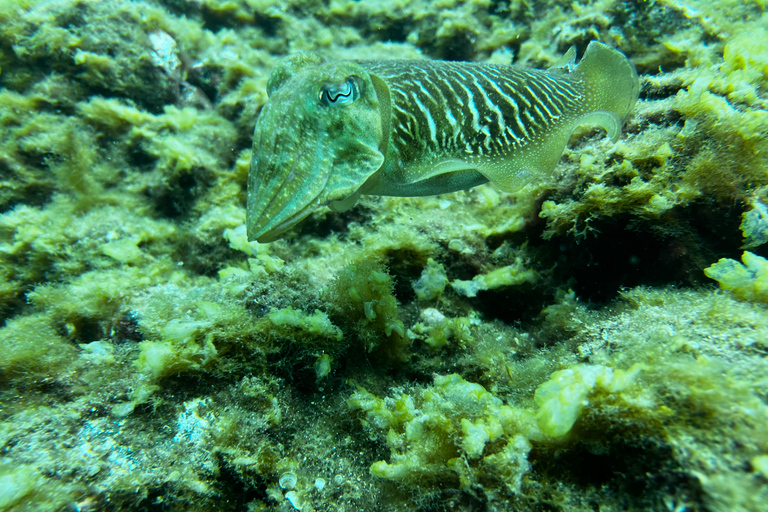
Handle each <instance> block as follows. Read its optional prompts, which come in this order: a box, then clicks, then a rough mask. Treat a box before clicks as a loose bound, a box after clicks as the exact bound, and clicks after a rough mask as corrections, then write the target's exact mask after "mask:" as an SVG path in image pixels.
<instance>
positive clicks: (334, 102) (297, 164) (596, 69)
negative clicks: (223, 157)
mask: <svg viewBox="0 0 768 512" xmlns="http://www.w3.org/2000/svg"><path fill="white" fill-rule="evenodd" d="M567 57H568V62H567V63H565V64H563V65H560V66H557V67H556V68H552V69H550V70H546V71H545V70H537V69H530V68H522V67H517V66H500V65H491V64H477V63H467V62H442V61H429V60H423V61H421V60H420V61H402V60H381V61H330V62H329V61H326V60H324V59H323V58H322V57H319V56H317V55H316V54H298V55H294V56H291V57H288V58H286V59H285V60H284V61H282V62H281V64H279V65H278V66H277V67H276V68H275V70H274V71H273V73H272V75H271V76H270V79H269V82H268V87H267V88H268V92H269V95H270V97H269V100H268V102H267V104H266V105H265V107H264V109H262V112H261V115H260V116H259V118H258V120H257V122H256V129H255V132H254V140H253V160H252V162H251V170H250V173H249V177H248V207H247V229H248V237H249V239H251V240H257V241H259V242H269V241H272V240H275V239H277V238H279V237H280V236H281V235H282V234H283V233H284V232H285V231H286V230H288V229H289V228H291V227H292V226H294V225H295V224H297V223H298V222H300V221H301V220H302V219H304V218H305V217H306V216H308V215H309V214H311V213H312V212H313V211H316V210H317V209H319V208H322V207H325V206H330V207H331V208H333V209H336V210H342V209H346V208H350V207H351V206H353V205H354V203H355V202H356V201H357V198H358V197H359V196H360V195H361V194H375V195H390V196H420V195H432V194H442V193H446V192H453V191H456V190H463V189H467V188H471V187H474V186H476V185H479V184H482V183H486V182H488V181H491V182H493V183H494V184H496V185H497V186H499V187H500V188H501V189H503V190H508V191H512V190H516V189H518V188H520V187H522V186H524V185H525V184H527V183H529V182H531V181H532V180H536V179H544V178H546V177H548V176H549V175H550V174H551V173H552V171H553V170H554V168H555V165H556V164H557V161H558V160H559V158H560V156H561V155H562V153H563V151H564V150H565V146H566V144H567V143H568V139H569V137H570V135H571V133H572V132H573V130H574V129H575V128H576V127H577V126H579V125H583V124H588V125H593V124H594V125H598V126H600V127H602V128H603V129H605V131H606V132H607V134H608V136H609V137H610V138H611V139H613V140H615V139H616V138H618V136H619V135H620V133H621V127H622V125H623V123H624V121H625V120H626V118H627V117H628V116H629V113H630V111H631V110H632V108H633V107H634V105H635V102H636V101H637V97H638V91H639V79H638V76H637V73H636V71H635V69H634V67H633V66H632V65H631V64H630V63H629V61H628V60H627V58H626V57H625V56H624V55H623V54H622V53H621V52H619V51H617V50H614V49H611V48H609V47H608V46H606V45H604V44H602V43H598V42H592V43H590V44H589V46H588V47H587V50H586V52H585V53H584V56H583V58H582V60H581V61H580V62H579V63H578V65H575V66H574V61H573V53H572V52H569V54H568V55H567Z"/></svg>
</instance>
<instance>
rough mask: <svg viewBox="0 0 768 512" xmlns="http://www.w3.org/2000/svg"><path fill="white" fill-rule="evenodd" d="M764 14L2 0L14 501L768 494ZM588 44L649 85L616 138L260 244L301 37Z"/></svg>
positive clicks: (416, 505)
mask: <svg viewBox="0 0 768 512" xmlns="http://www.w3.org/2000/svg"><path fill="white" fill-rule="evenodd" d="M766 20H768V14H766V5H765V3H764V2H761V1H755V2H740V1H736V0H719V1H717V2H708V1H698V0H689V1H685V2H668V1H662V2H645V3H643V2H618V1H612V0H603V1H594V2H582V3H578V2H563V1H559V0H549V1H546V2H518V1H510V2H498V1H490V0H472V1H458V0H439V1H426V0H413V1H407V0H402V1H399V0H398V1H396V2H391V1H387V2H379V1H372V2H350V1H346V0H332V1H331V2H320V1H311V2H303V1H298V0H296V1H293V0H291V1H287V0H286V1H278V0H263V1H262V0H242V1H241V0H234V1H220V0H210V1H209V0H205V1H202V2H175V1H173V2H123V1H120V0H110V1H108V2H87V1H82V0H61V1H56V2H19V1H5V2H0V319H2V322H3V323H2V326H0V382H2V383H3V386H2V390H1V391H0V402H2V404H3V407H2V412H1V413H0V418H1V419H2V421H1V422H0V445H1V446H2V447H3V450H2V461H0V510H8V511H21V510H41V511H42V510H45V511H48V510H72V509H76V510H139V509H147V510H211V509H213V508H216V509H220V510H233V511H234V510H291V509H295V508H297V505H300V506H301V508H302V510H315V511H324V510H348V511H352V510H354V511H367V510H371V511H373V510H424V511H440V510H473V509H487V510H512V509H514V510H521V511H525V510H542V509H547V510H563V511H566V510H580V511H581V510H597V509H601V510H683V509H685V510H711V511H759V510H763V509H764V503H765V501H766V498H768V480H767V479H766V474H768V469H766V468H767V466H768V464H766V460H768V429H766V425H768V407H767V406H766V403H765V396H766V386H768V382H766V379H765V375H767V374H768V368H766V367H765V360H764V359H765V358H764V353H765V349H766V340H767V339H768V314H766V311H765V305H764V304H763V302H762V301H763V299H764V297H763V295H764V290H763V289H762V284H761V281H760V277H761V276H762V270H763V267H764V260H763V259H762V258H763V257H765V256H766V254H765V250H764V243H765V240H766V237H765V231H766V229H765V226H764V218H763V217H765V215H764V210H765V208H764V195H765V193H764V190H765V187H766V186H768V183H767V181H768V179H767V178H766V175H765V172H764V170H765V168H766V166H767V165H768V162H766V155H768V148H767V147H766V144H767V142H766V140H765V137H764V133H765V132H766V126H768V124H766V123H768V118H767V117H766V115H765V108H764V105H765V102H766V94H768V71H767V70H766V54H765V51H764V50H763V48H764V47H765V45H766V33H768V25H767V24H766ZM592 39H600V40H602V41H604V42H606V43H608V44H611V45H613V46H616V47H618V48H619V49H621V50H622V51H624V52H625V53H627V55H628V57H629V58H630V60H631V61H632V62H633V63H635V65H636V66H637V67H638V69H639V71H640V73H641V74H642V75H643V77H642V81H643V83H642V92H641V101H640V104H639V105H638V108H637V109H636V111H635V113H634V115H633V116H632V117H631V119H630V120H629V122H628V124H627V127H626V133H625V134H624V135H623V136H622V138H621V139H620V141H619V142H618V143H617V144H615V145H614V144H611V143H609V142H608V141H605V140H603V139H602V138H600V137H597V138H593V133H592V132H590V131H583V132H580V133H578V134H575V135H574V139H573V141H572V143H571V145H570V149H568V150H567V151H566V154H565V155H564V157H563V158H562V159H561V162H560V163H559V167H558V172H557V173H556V176H555V177H554V178H553V179H552V180H550V181H549V182H546V183H536V184H533V185H531V186H529V187H527V188H526V189H523V190H521V191H518V192H516V193H512V194H509V193H503V192H500V191H498V190H497V189H494V188H493V187H490V186H482V187H478V188H476V189H473V190H471V191H467V192H460V193H455V194H447V195H444V196H438V197H424V198H373V197H367V198H364V199H363V200H362V201H361V204H360V205H359V206H357V207H356V208H354V209H353V210H351V211H349V212H345V213H333V212H328V211H321V212H317V213H316V214H314V215H313V216H312V217H311V218H310V219H308V221H307V222H305V223H304V224H303V225H300V226H298V227H297V228H296V229H295V231H294V233H293V234H292V236H291V237H290V238H289V239H288V240H285V241H280V242H276V243H273V244H270V245H259V244H256V243H249V242H248V241H247V239H246V238H245V232H244V227H243V224H244V220H245V214H244V204H245V182H246V176H247V172H248V163H249V161H250V158H251V152H250V139H251V135H252V132H253V126H254V123H255V117H256V115H257V113H258V111H259V108H260V107H261V105H262V104H263V103H264V101H265V99H266V85H267V83H266V82H267V77H268V76H269V72H270V70H271V67H272V66H273V64H274V62H275V61H276V59H277V57H279V56H281V55H283V54H286V53H289V52H294V51H298V50H319V51H321V52H322V53H324V54H325V55H327V56H329V57H334V58H337V57H342V58H386V57H402V58H425V57H427V58H447V59H469V60H490V61H492V62H501V63H506V62H514V63H520V64H529V65H536V66H548V65H552V64H556V63H558V62H559V61H560V58H561V56H562V54H564V53H565V51H566V50H567V49H568V48H569V47H570V46H571V45H574V46H576V48H577V50H579V51H582V50H583V49H584V48H585V47H586V45H587V44H588V42H589V41H590V40H592ZM742 246H743V247H742ZM743 248H748V249H750V251H752V253H746V254H753V255H751V256H748V257H746V259H745V265H741V264H740V263H738V262H737V261H735V259H736V258H738V257H739V255H741V253H742V249H743ZM718 260H721V261H720V263H716V262H717V261H718ZM704 269H707V270H706V273H705V270H704ZM707 276H709V277H712V278H714V279H716V280H717V281H719V282H720V284H721V288H724V290H723V291H720V290H716V289H715V283H714V281H712V280H711V279H709V278H708V277H707ZM449 282H450V283H452V284H453V286H450V287H449V286H446V284H447V283H449ZM467 283H469V284H467ZM457 287H458V290H457ZM462 290H463V292H462ZM467 290H469V291H471V292H472V293H467ZM596 468H605V469H596ZM288 472H290V473H292V474H293V475H295V477H296V481H295V484H293V486H292V488H287V487H281V485H280V482H281V478H280V477H281V475H284V474H286V473H288Z"/></svg>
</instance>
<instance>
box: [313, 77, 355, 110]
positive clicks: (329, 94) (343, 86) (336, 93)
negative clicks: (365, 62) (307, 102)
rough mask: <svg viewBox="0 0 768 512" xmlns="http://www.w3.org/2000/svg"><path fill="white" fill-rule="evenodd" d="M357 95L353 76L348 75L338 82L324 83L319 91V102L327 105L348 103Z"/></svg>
mask: <svg viewBox="0 0 768 512" xmlns="http://www.w3.org/2000/svg"><path fill="white" fill-rule="evenodd" d="M359 97H360V93H359V92H358V86H357V84H356V82H355V80H354V77H349V78H348V79H347V80H346V81H344V82H342V83H340V84H325V85H324V86H323V88H322V90H321V91H320V102H321V103H323V104H324V105H326V106H329V107H331V106H333V107H338V106H343V105H349V104H350V103H352V102H353V101H355V100H356V99H357V98H359Z"/></svg>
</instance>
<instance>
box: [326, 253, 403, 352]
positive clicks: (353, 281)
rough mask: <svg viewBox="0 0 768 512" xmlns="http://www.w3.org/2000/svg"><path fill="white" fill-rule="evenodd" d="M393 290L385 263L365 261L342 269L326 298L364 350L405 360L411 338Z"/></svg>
mask: <svg viewBox="0 0 768 512" xmlns="http://www.w3.org/2000/svg"><path fill="white" fill-rule="evenodd" d="M393 291H394V283H393V281H392V277H391V276H390V275H389V274H388V273H387V269H386V268H385V267H384V265H382V264H381V263H378V262H377V261H375V260H366V261H362V262H359V263H357V264H354V265H350V266H348V267H346V268H345V269H344V270H342V272H341V274H339V276H338V277H337V278H336V280H335V282H334V283H333V286H332V288H331V292H330V294H329V295H328V297H329V300H331V301H332V303H333V304H334V310H335V311H334V313H335V315H336V316H338V320H337V322H338V324H339V325H341V326H343V327H344V328H346V329H349V330H350V331H351V332H354V333H355V335H356V336H357V337H358V338H359V340H360V342H361V343H362V347H363V348H364V349H365V350H366V351H367V352H372V351H374V350H375V351H377V352H380V353H381V354H383V355H385V356H386V357H388V358H390V359H391V360H394V361H404V360H406V359H407V358H408V353H407V349H408V346H409V345H410V341H409V340H408V338H407V337H406V335H405V326H404V325H403V322H402V320H400V318H399V316H398V307H397V299H395V296H394V295H393Z"/></svg>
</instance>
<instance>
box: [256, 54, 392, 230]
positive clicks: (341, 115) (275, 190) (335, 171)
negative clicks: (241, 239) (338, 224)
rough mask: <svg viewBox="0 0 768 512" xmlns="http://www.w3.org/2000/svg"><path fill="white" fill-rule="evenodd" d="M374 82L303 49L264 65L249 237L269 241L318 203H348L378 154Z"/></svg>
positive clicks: (350, 65) (380, 129)
mask: <svg viewBox="0 0 768 512" xmlns="http://www.w3.org/2000/svg"><path fill="white" fill-rule="evenodd" d="M374 80H375V81H377V85H376V86H374ZM382 87H386V86H382V83H381V80H380V79H378V78H376V77H372V76H371V75H370V74H369V73H368V72H367V71H365V69H363V68H362V67H361V66H360V65H359V64H357V63H355V62H352V61H331V62H326V61H325V60H324V59H323V58H322V57H320V56H318V55H315V54H309V53H302V54H298V55H293V56H291V57H288V58H286V59H284V60H283V61H282V62H281V63H280V64H279V65H278V66H277V67H276V68H275V69H274V70H273V71H272V74H271V75H270V78H269V82H268V84H267V93H268V94H269V100H268V101H267V103H266V104H265V105H264V107H263V108H262V110H261V113H260V115H259V118H258V119H257V121H256V129H255V131H254V135H253V158H252V160H251V169H250V172H249V174H248V204H247V215H246V226H247V230H248V239H249V240H256V241H258V242H262V243H263V242H271V241H273V240H276V239H277V238H279V237H280V236H281V234H282V233H283V232H285V231H286V230H287V229H289V228H291V227H292V226H294V225H296V224H297V223H298V222H300V221H301V220H302V219H304V218H306V217H307V216H308V215H309V214H311V213H312V212H314V211H316V210H318V209H319V208H322V207H324V206H328V205H330V206H334V205H335V206H337V207H339V208H338V209H342V208H343V207H344V206H347V207H349V206H351V205H352V204H354V201H355V200H356V198H357V196H358V195H359V193H360V187H361V186H362V185H363V184H364V183H365V181H366V180H367V179H368V178H369V177H370V176H371V175H372V174H374V173H375V172H376V171H377V170H378V169H379V168H380V167H381V165H382V163H383V162H384V159H385V155H384V151H386V142H385V141H384V126H383V124H382V123H383V120H382V114H383V112H382V109H383V105H382V102H381V101H380V98H379V96H381V95H382V94H385V93H386V91H384V92H382V91H383V89H382ZM377 89H378V90H379V92H378V93H377ZM386 94H387V96H386V98H385V102H386V103H387V104H386V109H387V112H386V113H385V115H386V116H387V117H386V121H385V122H384V124H385V125H386V124H387V123H388V120H389V117H388V116H389V111H388V109H389V104H388V102H389V97H388V93H386Z"/></svg>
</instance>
